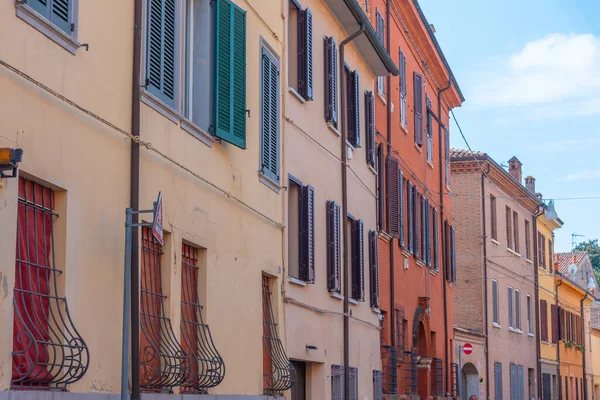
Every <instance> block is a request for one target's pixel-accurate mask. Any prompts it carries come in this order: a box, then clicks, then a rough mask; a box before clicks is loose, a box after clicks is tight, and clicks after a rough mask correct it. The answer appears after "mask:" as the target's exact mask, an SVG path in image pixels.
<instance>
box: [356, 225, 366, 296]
mask: <svg viewBox="0 0 600 400" xmlns="http://www.w3.org/2000/svg"><path fill="white" fill-rule="evenodd" d="M364 229H365V224H364V222H363V220H360V221H358V242H359V243H358V274H359V277H358V281H359V282H360V286H359V293H358V294H359V296H358V298H357V300H359V301H365V250H364V249H365V244H364V243H365V241H364Z"/></svg>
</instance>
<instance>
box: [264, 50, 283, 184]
mask: <svg viewBox="0 0 600 400" xmlns="http://www.w3.org/2000/svg"><path fill="white" fill-rule="evenodd" d="M261 65H262V71H261V110H260V114H261V115H260V120H261V153H260V158H261V171H262V173H263V174H264V175H265V176H267V177H269V178H271V179H272V180H274V181H276V182H279V120H278V117H279V63H278V61H277V59H276V58H275V57H273V55H272V54H271V53H270V52H269V51H268V50H267V49H265V48H264V47H263V49H262V60H261Z"/></svg>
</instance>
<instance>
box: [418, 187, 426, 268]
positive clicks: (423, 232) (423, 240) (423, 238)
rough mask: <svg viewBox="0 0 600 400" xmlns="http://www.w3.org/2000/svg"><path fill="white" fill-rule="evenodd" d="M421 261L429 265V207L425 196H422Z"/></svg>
mask: <svg viewBox="0 0 600 400" xmlns="http://www.w3.org/2000/svg"><path fill="white" fill-rule="evenodd" d="M420 204H421V259H422V260H423V262H424V263H425V264H427V206H426V200H425V196H421V201H420Z"/></svg>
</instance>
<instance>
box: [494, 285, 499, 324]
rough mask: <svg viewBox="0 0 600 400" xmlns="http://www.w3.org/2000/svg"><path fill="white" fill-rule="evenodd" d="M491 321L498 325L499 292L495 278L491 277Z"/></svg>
mask: <svg viewBox="0 0 600 400" xmlns="http://www.w3.org/2000/svg"><path fill="white" fill-rule="evenodd" d="M492 322H493V324H494V325H497V326H500V292H499V287H498V281H497V280H496V279H492Z"/></svg>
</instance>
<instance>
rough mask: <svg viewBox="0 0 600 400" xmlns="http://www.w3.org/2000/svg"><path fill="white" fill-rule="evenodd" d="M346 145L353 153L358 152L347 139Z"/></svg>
mask: <svg viewBox="0 0 600 400" xmlns="http://www.w3.org/2000/svg"><path fill="white" fill-rule="evenodd" d="M346 144H347V145H348V149H350V150H352V151H356V147H354V145H353V144H352V143H350V142H349V141H348V139H346Z"/></svg>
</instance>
